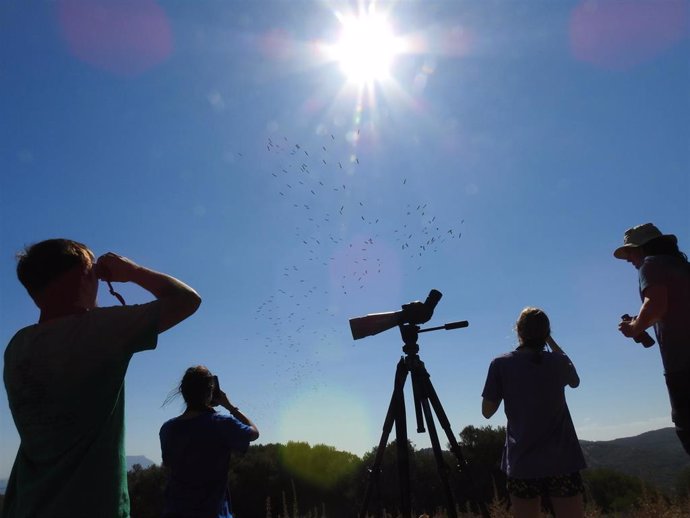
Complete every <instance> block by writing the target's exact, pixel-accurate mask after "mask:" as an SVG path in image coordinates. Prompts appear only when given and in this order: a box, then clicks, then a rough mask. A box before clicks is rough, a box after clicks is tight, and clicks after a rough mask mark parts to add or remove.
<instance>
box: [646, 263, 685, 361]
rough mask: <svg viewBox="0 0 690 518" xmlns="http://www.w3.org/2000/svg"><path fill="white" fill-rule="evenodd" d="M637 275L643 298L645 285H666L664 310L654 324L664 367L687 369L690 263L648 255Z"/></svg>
mask: <svg viewBox="0 0 690 518" xmlns="http://www.w3.org/2000/svg"><path fill="white" fill-rule="evenodd" d="M639 278H640V297H641V298H642V300H644V295H643V292H644V290H645V289H646V288H647V287H649V286H652V285H661V286H664V287H665V288H666V297H667V306H666V313H665V314H664V316H663V318H662V319H661V320H660V321H659V322H657V323H656V324H655V326H654V331H655V332H656V337H657V341H658V342H659V350H660V351H661V360H662V363H663V364H664V370H665V371H666V372H668V373H673V372H680V371H688V370H690V266H688V264H687V263H686V262H685V261H683V260H681V259H679V258H677V257H673V256H669V255H652V256H647V257H645V258H644V262H643V263H642V266H641V267H640V270H639Z"/></svg>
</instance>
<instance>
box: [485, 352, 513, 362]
mask: <svg viewBox="0 0 690 518" xmlns="http://www.w3.org/2000/svg"><path fill="white" fill-rule="evenodd" d="M515 355H516V352H515V351H508V352H507V353H503V354H499V355H498V356H496V357H495V358H494V359H493V360H491V363H495V364H497V365H500V364H503V363H510V362H511V361H513V360H514V359H515Z"/></svg>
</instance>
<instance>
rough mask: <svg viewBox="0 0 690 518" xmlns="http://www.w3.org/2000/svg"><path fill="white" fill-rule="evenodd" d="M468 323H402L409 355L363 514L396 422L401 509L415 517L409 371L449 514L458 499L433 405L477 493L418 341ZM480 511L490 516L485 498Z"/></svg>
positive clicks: (398, 377) (420, 427)
mask: <svg viewBox="0 0 690 518" xmlns="http://www.w3.org/2000/svg"><path fill="white" fill-rule="evenodd" d="M467 325H468V324H467V322H466V321H464V322H455V323H452V324H446V325H444V326H440V327H433V328H429V329H423V330H420V329H419V326H417V325H414V324H410V323H405V324H400V325H399V327H400V334H401V335H402V338H403V342H404V344H405V345H404V346H403V348H402V350H403V352H404V353H405V356H403V357H401V358H400V361H399V362H398V366H397V369H396V371H395V383H394V387H393V396H392V397H391V402H390V405H389V406H388V413H387V414H386V419H385V421H384V423H383V432H382V434H381V440H380V442H379V446H378V449H377V450H376V457H375V458H374V464H373V466H372V467H371V469H370V474H369V482H368V484H367V488H366V491H365V493H364V501H363V502H362V508H361V510H360V513H359V518H365V516H366V513H367V511H368V508H369V500H370V499H371V493H372V486H373V485H376V487H377V489H378V486H379V474H380V472H381V462H382V461H383V453H384V450H385V449H386V444H388V437H389V436H390V433H391V430H392V429H393V423H395V436H396V446H397V448H396V450H397V458H398V482H399V487H400V512H401V514H402V516H403V518H411V514H412V507H411V503H410V473H409V467H410V466H409V450H408V440H407V422H406V413H405V396H404V393H403V389H404V386H405V381H406V380H407V375H408V374H410V375H411V378H412V393H413V397H414V408H415V415H416V419H417V432H418V433H423V432H424V431H425V428H424V422H425V421H426V426H427V428H428V429H429V438H430V439H431V445H432V449H433V452H434V459H435V460H436V468H437V470H438V474H439V476H440V478H441V482H442V484H443V491H444V493H445V498H446V505H447V512H448V516H449V518H457V512H456V509H455V500H454V498H453V493H452V492H451V488H450V483H449V481H448V471H449V469H448V466H447V464H446V462H445V461H444V459H443V453H442V451H441V445H440V443H439V439H438V432H437V430H436V425H435V423H434V417H433V415H432V409H433V411H434V412H435V413H436V416H437V417H438V421H439V424H440V425H441V428H443V431H444V432H445V433H446V437H447V438H448V442H449V443H450V448H451V451H452V453H453V455H454V456H455V458H456V460H457V463H458V464H457V468H458V470H459V472H460V474H461V475H462V477H463V479H464V482H466V485H467V487H470V488H472V490H473V491H474V492H475V493H476V490H475V488H474V484H473V481H472V479H471V477H470V474H469V471H468V466H467V462H466V461H465V458H464V457H463V455H462V451H461V450H460V445H459V444H458V442H457V440H456V439H455V436H454V435H453V431H452V430H451V428H450V422H449V421H448V417H447V416H446V413H445V411H444V410H443V407H442V406H441V401H440V400H439V398H438V395H437V394H436V391H435V390H434V387H433V385H432V384H431V377H430V376H429V373H428V372H427V370H426V368H425V367H424V362H422V360H421V359H420V358H419V354H418V353H419V345H417V337H418V334H419V333H423V332H426V331H435V330H437V329H456V328H459V327H466V326H467ZM478 505H479V508H480V511H481V513H482V515H483V516H484V517H485V518H488V517H489V513H488V511H487V509H486V506H485V505H484V503H483V502H481V501H479V502H478Z"/></svg>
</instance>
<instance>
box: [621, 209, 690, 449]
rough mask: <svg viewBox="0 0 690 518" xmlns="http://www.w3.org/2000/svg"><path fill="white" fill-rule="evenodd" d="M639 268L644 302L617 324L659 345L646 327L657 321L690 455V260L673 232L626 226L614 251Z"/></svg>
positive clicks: (675, 416)
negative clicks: (619, 243) (619, 244)
mask: <svg viewBox="0 0 690 518" xmlns="http://www.w3.org/2000/svg"><path fill="white" fill-rule="evenodd" d="M613 255H614V257H616V258H617V259H625V260H626V261H628V262H629V263H631V264H632V265H633V266H634V267H635V268H636V269H637V270H638V272H639V282H640V299H641V300H642V306H640V310H639V311H638V314H637V316H635V317H629V316H628V315H623V317H622V319H621V322H620V323H619V324H618V329H619V330H620V332H621V333H623V335H625V336H627V337H629V338H633V339H634V340H635V341H636V342H639V343H642V344H643V345H644V346H645V347H650V346H651V345H653V344H654V340H653V339H652V338H651V336H649V335H648V334H647V332H646V329H647V328H649V327H652V326H654V332H655V334H656V338H657V341H658V342H659V350H660V352H661V360H662V363H663V365H664V375H665V377H666V387H667V388H668V394H669V398H670V400H671V419H672V420H673V422H674V424H675V425H676V434H677V435H678V438H679V439H680V442H681V443H682V444H683V448H685V451H686V452H687V453H688V455H690V263H688V258H687V256H686V255H685V254H684V253H683V252H681V251H680V250H679V249H678V239H677V238H676V236H674V235H673V234H667V235H664V234H662V233H661V232H660V231H659V229H658V228H656V227H655V226H654V225H653V224H651V223H645V224H644V225H638V226H636V227H633V228H630V229H628V230H626V231H625V235H624V237H623V246H621V247H619V248H617V249H616V250H615V251H614V252H613Z"/></svg>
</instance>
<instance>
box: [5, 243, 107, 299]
mask: <svg viewBox="0 0 690 518" xmlns="http://www.w3.org/2000/svg"><path fill="white" fill-rule="evenodd" d="M17 260H18V261H17V277H18V278H19V282H21V283H22V284H23V285H24V287H25V288H26V291H28V292H29V295H31V298H33V299H34V300H35V299H36V296H37V295H39V294H40V293H41V292H42V291H43V290H44V289H45V288H46V287H47V286H48V285H49V284H50V283H51V282H52V281H54V280H55V279H57V278H58V277H60V275H62V274H63V273H65V272H67V271H69V270H71V269H72V268H74V267H75V266H79V265H83V266H85V267H86V266H90V265H91V264H93V262H94V255H93V252H91V250H89V248H88V247H87V246H86V245H84V244H82V243H79V242H77V241H72V240H71V239H47V240H45V241H41V242H39V243H36V244H34V245H31V246H28V247H26V248H25V249H24V250H23V251H21V252H19V253H18V254H17Z"/></svg>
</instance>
